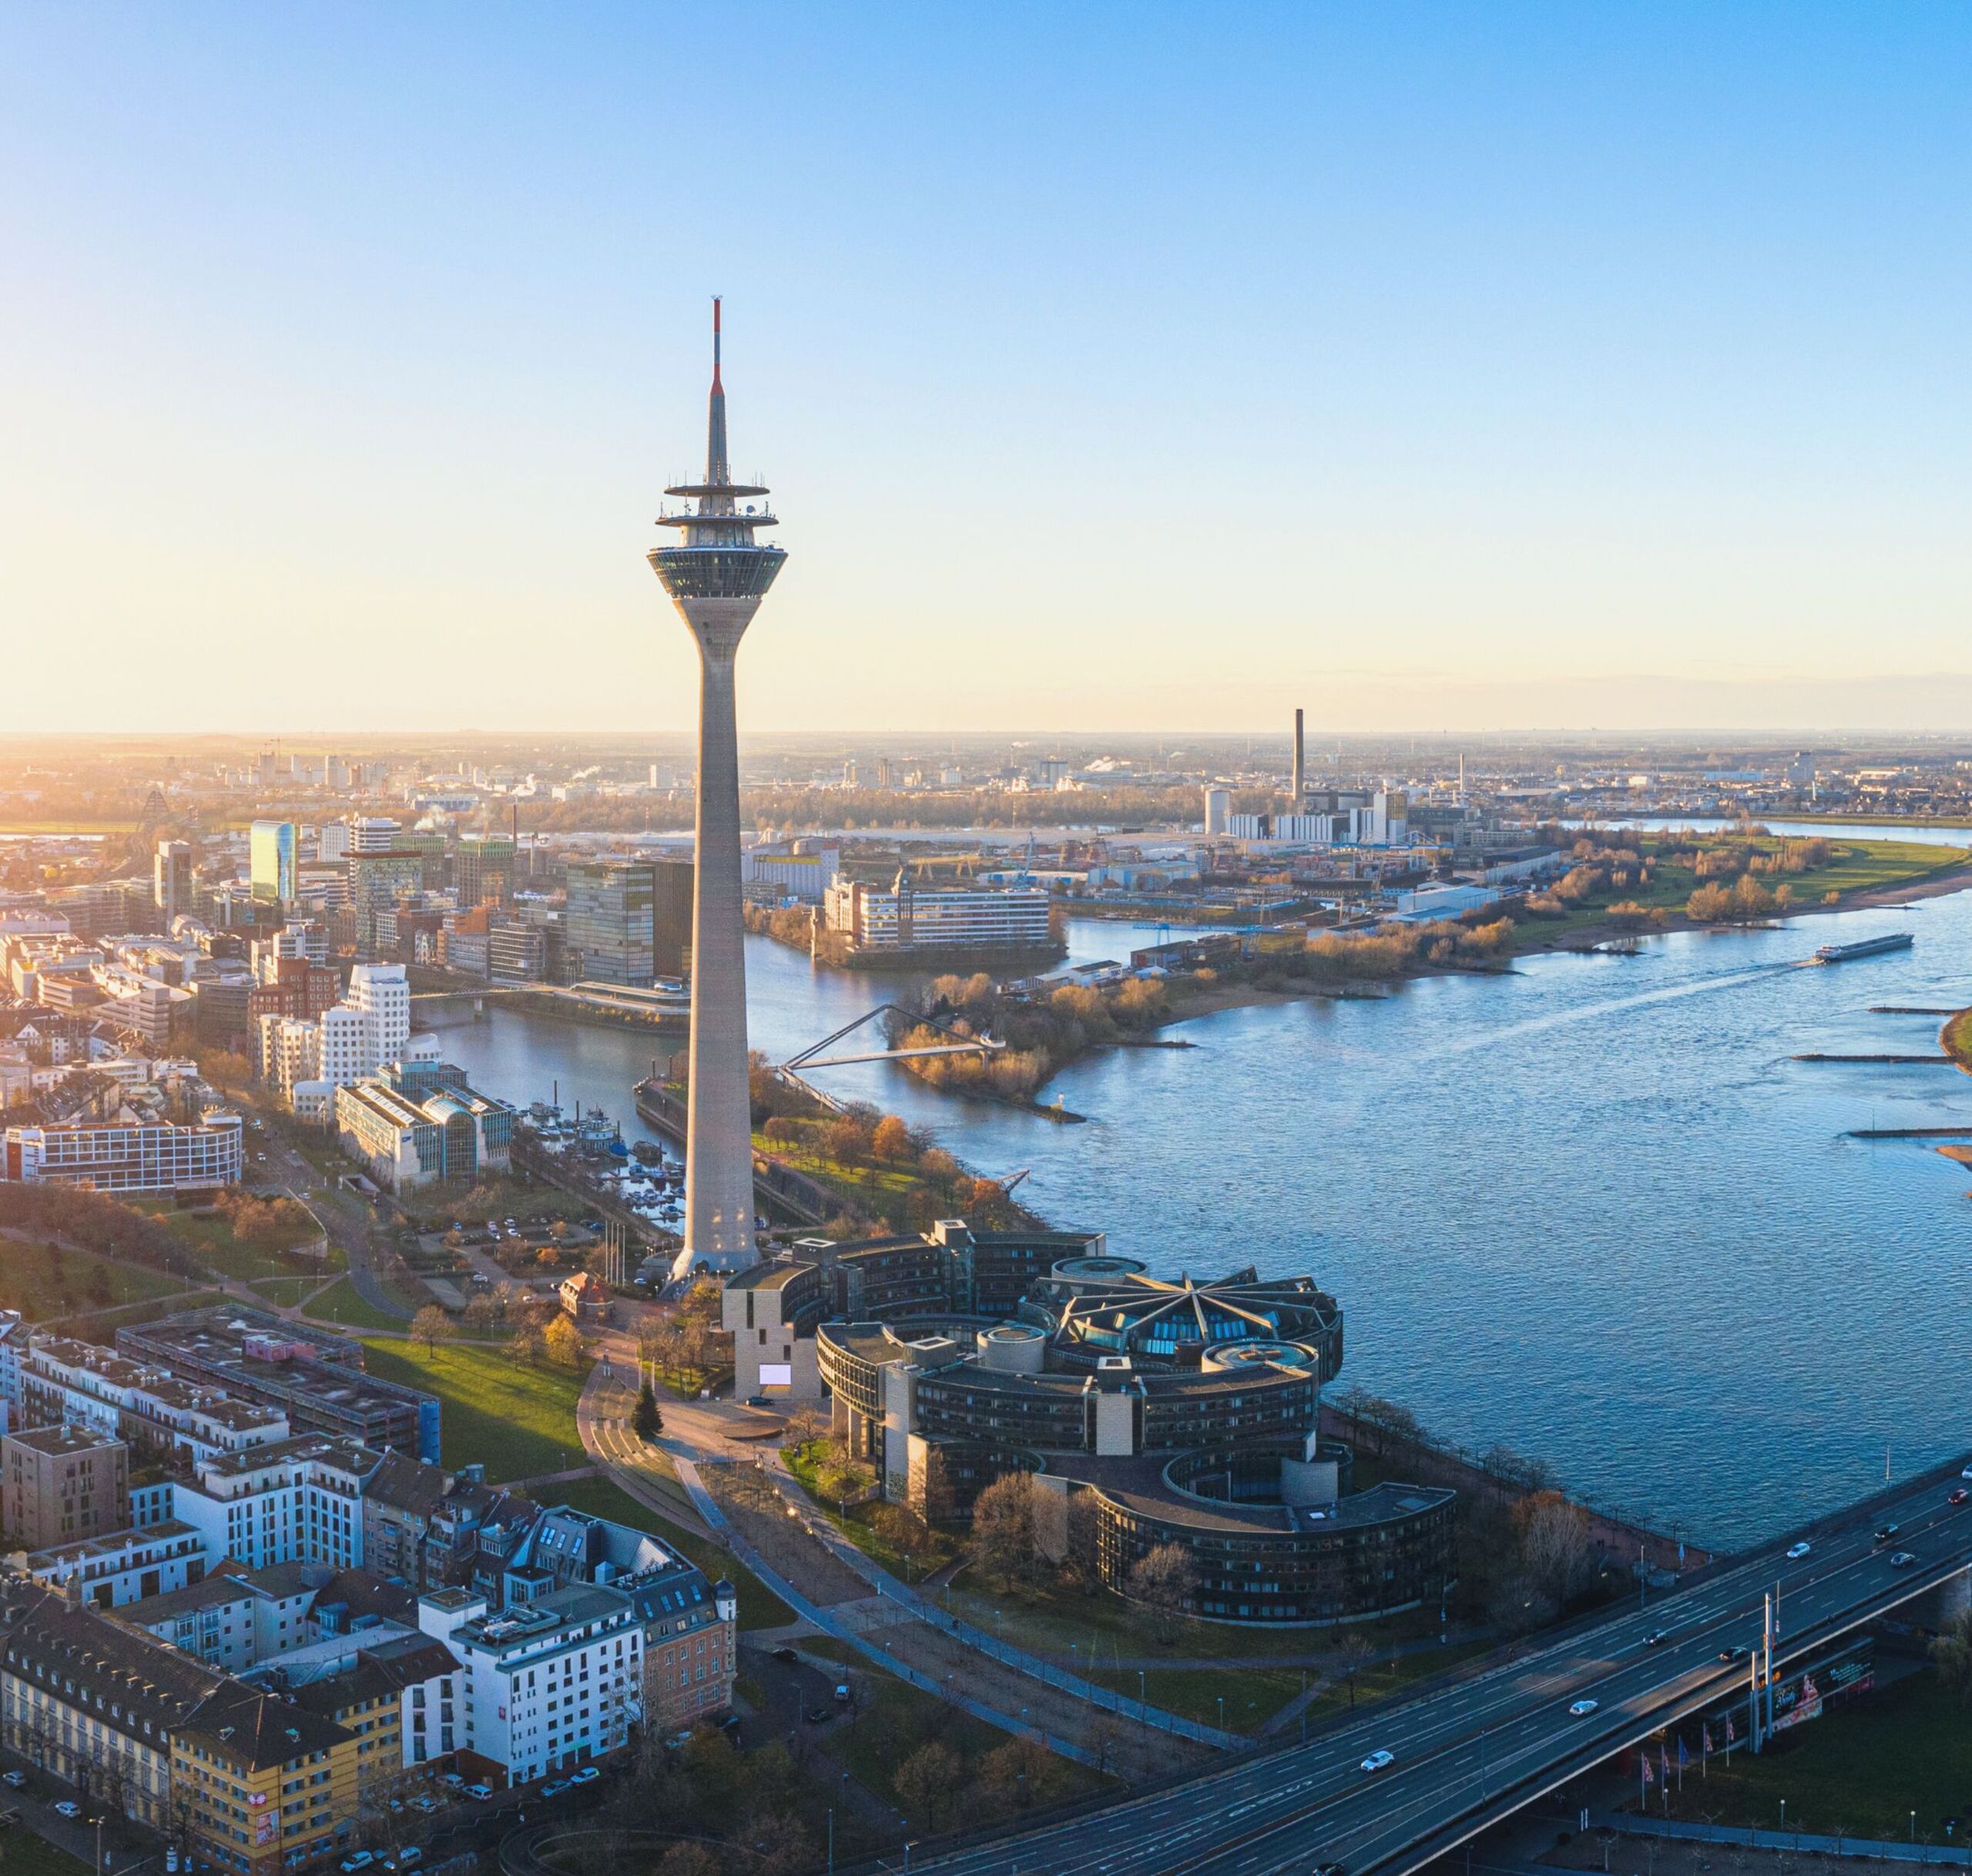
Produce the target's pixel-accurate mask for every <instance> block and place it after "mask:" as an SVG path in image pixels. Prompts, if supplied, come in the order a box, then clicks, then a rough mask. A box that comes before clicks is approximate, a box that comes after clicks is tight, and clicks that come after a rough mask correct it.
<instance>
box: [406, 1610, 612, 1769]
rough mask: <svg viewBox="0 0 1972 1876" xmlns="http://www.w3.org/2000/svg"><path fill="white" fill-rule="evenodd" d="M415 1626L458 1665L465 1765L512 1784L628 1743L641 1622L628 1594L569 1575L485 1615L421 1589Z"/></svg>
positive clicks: (487, 1611)
mask: <svg viewBox="0 0 1972 1876" xmlns="http://www.w3.org/2000/svg"><path fill="white" fill-rule="evenodd" d="M418 1626H420V1627H421V1628H422V1629H423V1630H424V1632H425V1633H426V1634H428V1635H429V1636H432V1637H433V1638H434V1640H438V1641H441V1642H443V1643H444V1644H445V1645H446V1647H448V1648H449V1649H451V1651H452V1653H454V1655H456V1656H457V1657H458V1659H459V1660H460V1662H461V1664H462V1666H463V1667H464V1685H465V1699H464V1715H465V1724H464V1737H462V1738H461V1740H459V1742H458V1744H459V1749H460V1752H461V1761H460V1763H461V1769H463V1770H477V1771H478V1772H479V1773H480V1774H481V1776H482V1777H485V1779H486V1780H487V1781H488V1783H492V1782H494V1781H498V1782H499V1783H500V1784H522V1783H524V1782H525V1781H527V1780H529V1779H532V1778H539V1777H543V1776H545V1774H548V1773H549V1772H552V1771H554V1770H557V1769H558V1768H559V1767H566V1766H573V1765H577V1764H581V1763H582V1762H583V1761H584V1760H589V1759H594V1758H600V1757H602V1755H603V1754H605V1753H609V1752H613V1751H615V1750H616V1749H617V1747H619V1746H622V1745H624V1744H626V1743H627V1742H628V1740H629V1730H630V1727H631V1725H632V1723H633V1722H635V1721H636V1720H640V1719H641V1718H642V1712H643V1698H642V1696H643V1640H644V1638H643V1625H642V1623H641V1622H640V1621H639V1619H638V1616H637V1613H636V1610H635V1609H634V1608H633V1607H632V1606H631V1603H630V1600H629V1597H627V1596H624V1595H622V1594H621V1593H619V1591H617V1590H612V1589H609V1588H607V1587H605V1586H602V1585H599V1584H593V1583H572V1584H570V1585H569V1586H568V1587H567V1588H565V1589H561V1590H552V1591H550V1592H549V1593H548V1594H546V1595H545V1596H540V1597H538V1598H537V1599H535V1600H532V1601H522V1602H515V1601H512V1600H509V1602H508V1605H507V1606H506V1607H505V1609H503V1610H499V1611H498V1613H493V1612H491V1605H490V1603H488V1599H487V1598H486V1597H485V1596H481V1595H478V1594H475V1593H473V1592H471V1591H469V1590H438V1591H436V1592H434V1593H432V1594H431V1595H428V1596H422V1597H421V1598H420V1599H419V1601H418Z"/></svg>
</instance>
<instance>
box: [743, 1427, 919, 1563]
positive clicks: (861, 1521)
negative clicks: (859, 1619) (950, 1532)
mask: <svg viewBox="0 0 1972 1876" xmlns="http://www.w3.org/2000/svg"><path fill="white" fill-rule="evenodd" d="M822 1445H823V1442H821V1441H820V1440H814V1441H811V1442H810V1443H809V1444H808V1445H807V1446H802V1447H795V1446H784V1447H783V1448H782V1449H781V1454H782V1456H783V1458H784V1459H786V1462H787V1469H788V1470H789V1471H790V1472H792V1473H793V1475H794V1476H795V1477H796V1478H797V1479H799V1480H800V1482H801V1485H802V1487H803V1489H804V1490H805V1491H806V1492H807V1494H808V1496H810V1498H811V1499H813V1500H814V1501H815V1503H816V1506H817V1508H818V1509H820V1512H821V1513H822V1515H823V1516H824V1517H826V1518H827V1519H828V1520H829V1522H830V1523H831V1524H833V1526H835V1527H836V1529H837V1530H839V1531H840V1532H841V1533H842V1534H843V1536H845V1537H846V1538H847V1539H849V1541H850V1543H852V1544H854V1546H856V1547H857V1549H859V1550H860V1551H861V1552H862V1553H863V1554H864V1556H867V1557H869V1558H870V1559H872V1560H873V1561H874V1562H875V1563H879V1564H880V1565H881V1566H883V1567H884V1569H887V1570H888V1571H889V1572H890V1574H891V1575H892V1576H897V1577H900V1578H902V1579H903V1580H904V1582H906V1583H915V1582H916V1581H917V1580H918V1579H919V1578H920V1577H921V1576H925V1575H927V1574H928V1573H930V1572H931V1571H932V1570H934V1569H939V1568H940V1567H941V1566H943V1565H944V1564H946V1563H949V1562H950V1561H951V1559H952V1558H953V1556H954V1555H956V1554H957V1549H958V1546H957V1544H956V1543H954V1542H953V1540H952V1539H951V1537H950V1536H947V1534H946V1533H944V1532H942V1531H934V1532H933V1533H931V1536H932V1541H933V1543H934V1545H935V1546H936V1548H935V1549H934V1551H933V1553H932V1554H931V1556H928V1557H908V1556H905V1555H904V1553H903V1552H901V1551H900V1550H899V1549H897V1546H895V1545H894V1544H892V1543H889V1542H888V1541H887V1539H884V1537H882V1536H879V1535H878V1533H877V1531H876V1530H875V1529H874V1528H873V1527H872V1526H871V1525H870V1521H869V1514H870V1513H871V1512H873V1511H874V1510H875V1509H876V1506H874V1505H859V1506H851V1507H850V1509H848V1510H847V1511H838V1510H837V1509H834V1507H833V1505H832V1504H831V1503H830V1501H829V1500H828V1499H827V1498H825V1497H823V1495H822V1492H821V1488H820V1485H819V1484H818V1483H817V1475H818V1473H819V1471H820V1458H819V1456H820V1449H821V1447H822Z"/></svg>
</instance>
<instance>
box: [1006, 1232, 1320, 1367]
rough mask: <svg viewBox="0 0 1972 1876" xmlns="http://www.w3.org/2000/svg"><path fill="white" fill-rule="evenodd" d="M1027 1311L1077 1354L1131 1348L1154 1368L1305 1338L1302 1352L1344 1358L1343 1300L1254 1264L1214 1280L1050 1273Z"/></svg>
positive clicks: (1061, 1347) (1096, 1355)
mask: <svg viewBox="0 0 1972 1876" xmlns="http://www.w3.org/2000/svg"><path fill="white" fill-rule="evenodd" d="M1078 1261H1107V1260H1095V1259H1088V1260H1078ZM1118 1261H1122V1260H1118ZM1022 1314H1023V1315H1028V1316H1029V1317H1030V1318H1040V1319H1041V1320H1044V1321H1045V1322H1046V1323H1047V1325H1048V1327H1049V1328H1050V1329H1051V1331H1052V1338H1053V1342H1054V1345H1055V1349H1056V1350H1057V1352H1058V1353H1059V1354H1060V1355H1062V1356H1064V1357H1065V1358H1067V1359H1068V1360H1069V1361H1070V1362H1077V1361H1087V1362H1093V1361H1095V1360H1098V1359H1101V1358H1103V1357H1105V1356H1111V1355H1126V1356H1128V1357H1129V1358H1131V1359H1132V1361H1135V1362H1138V1363H1139V1364H1140V1365H1142V1366H1144V1367H1146V1368H1192V1367H1196V1366H1197V1365H1199V1362H1201V1361H1202V1358H1204V1356H1205V1355H1206V1352H1208V1351H1216V1350H1219V1349H1222V1348H1227V1347H1229V1346H1230V1345H1233V1344H1236V1343H1243V1342H1246V1343H1264V1344H1267V1345H1271V1346H1273V1347H1276V1348H1278V1347H1279V1346H1280V1345H1283V1344H1287V1343H1305V1344H1307V1345H1309V1348H1308V1349H1307V1350H1303V1351H1301V1352H1300V1358H1305V1357H1306V1355H1307V1354H1308V1353H1309V1352H1310V1351H1313V1352H1316V1353H1317V1354H1318V1355H1319V1358H1320V1364H1321V1366H1322V1368H1323V1371H1324V1372H1325V1373H1326V1374H1327V1375H1333V1374H1334V1372H1335V1371H1336V1368H1339V1367H1340V1365H1341V1360H1342V1308H1341V1305H1340V1304H1338V1303H1337V1302H1336V1300H1335V1298H1333V1297H1332V1296H1330V1295H1329V1294H1328V1293H1327V1292H1326V1291H1323V1290H1320V1289H1317V1288H1316V1287H1315V1285H1314V1282H1313V1279H1312V1278H1307V1277H1283V1278H1269V1279H1266V1280H1264V1281H1263V1280H1262V1279H1261V1278H1259V1276H1257V1275H1256V1274H1255V1273H1254V1272H1253V1271H1252V1270H1250V1269H1248V1270H1243V1271H1235V1272H1233V1275H1230V1276H1229V1277H1225V1278H1220V1279H1219V1280H1218V1281H1216V1282H1206V1283H1200V1282H1198V1281H1195V1280H1194V1279H1193V1278H1190V1277H1180V1278H1178V1279H1177V1280H1176V1281H1169V1280H1167V1279H1165V1278H1160V1277H1151V1276H1146V1275H1144V1274H1143V1272H1142V1271H1141V1270H1139V1271H1130V1272H1128V1273H1125V1274H1124V1275H1118V1276H1117V1277H1115V1278H1108V1279H1107V1280H1104V1281H1088V1280H1087V1279H1083V1278H1071V1279H1069V1280H1068V1281H1062V1280H1061V1278H1059V1277H1058V1276H1052V1277H1048V1278H1043V1279H1042V1281H1041V1282H1040V1283H1038V1284H1037V1285H1035V1288H1034V1289H1033V1291H1031V1293H1030V1295H1029V1296H1028V1301H1027V1303H1026V1305H1025V1306H1024V1308H1023V1310H1022ZM1274 1358H1276V1359H1278V1358H1279V1357H1277V1356H1276V1357H1274Z"/></svg>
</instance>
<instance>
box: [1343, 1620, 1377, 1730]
mask: <svg viewBox="0 0 1972 1876" xmlns="http://www.w3.org/2000/svg"><path fill="white" fill-rule="evenodd" d="M1376 1658H1377V1650H1376V1647H1375V1645H1374V1644H1373V1643H1372V1642H1371V1641H1370V1639H1369V1637H1368V1636H1365V1635H1359V1634H1358V1633H1357V1632H1356V1631H1355V1630H1353V1629H1351V1630H1349V1632H1348V1633H1347V1634H1345V1635H1344V1636H1343V1638H1342V1640H1340V1642H1339V1643H1337V1644H1336V1650H1335V1666H1336V1673H1337V1675H1338V1676H1340V1678H1341V1680H1342V1683H1343V1686H1344V1687H1347V1688H1348V1690H1349V1707H1350V1711H1351V1712H1352V1713H1353V1711H1354V1710H1355V1707H1356V1679H1357V1676H1358V1675H1359V1674H1360V1673H1362V1671H1363V1669H1364V1668H1366V1667H1368V1666H1369V1665H1370V1663H1371V1662H1372V1661H1373V1660H1375V1659H1376Z"/></svg>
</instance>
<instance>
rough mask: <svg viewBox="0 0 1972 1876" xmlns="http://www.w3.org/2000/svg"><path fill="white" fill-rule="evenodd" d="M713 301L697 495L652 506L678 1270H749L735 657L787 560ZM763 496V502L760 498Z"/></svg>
mask: <svg viewBox="0 0 1972 1876" xmlns="http://www.w3.org/2000/svg"><path fill="white" fill-rule="evenodd" d="M706 432H707V434H706V475H705V480H704V481H703V482H686V483H681V484H679V485H678V486H677V487H674V488H669V489H667V490H666V491H665V493H666V494H668V495H677V496H682V497H685V498H686V499H687V500H689V501H691V502H692V503H693V504H694V505H693V507H691V508H687V509H685V510H683V511H681V512H679V514H668V513H667V514H662V515H660V516H659V525H660V526H662V527H666V528H677V529H678V530H679V543H678V544H677V545H676V546H675V547H662V548H652V550H651V552H650V554H649V560H650V564H651V568H652V571H653V572H655V573H656V575H657V577H658V578H659V580H661V581H663V583H664V590H665V591H666V592H667V593H669V595H671V600H672V604H673V605H676V607H677V608H678V610H679V612H680V613H681V614H682V615H683V617H684V621H685V623H686V625H689V627H690V628H691V631H692V636H693V638H694V639H695V640H696V641H697V643H698V647H699V802H698V847H697V856H698V879H697V886H696V892H695V893H694V896H693V906H692V1040H691V1046H690V1051H689V1060H690V1063H691V1111H690V1114H689V1118H688V1119H687V1121H686V1138H685V1244H684V1248H683V1249H682V1250H681V1251H679V1254H678V1262H677V1266H676V1269H677V1274H678V1275H680V1276H682V1275H686V1273H687V1272H688V1271H691V1270H693V1269H694V1268H699V1269H706V1270H713V1271H738V1270H745V1269H746V1268H748V1267H749V1266H750V1265H753V1264H755V1263H756V1262H757V1261H759V1258H760V1253H759V1251H758V1250H757V1249H756V1247H755V1244H754V1236H753V1126H752V1121H751V1117H750V1113H749V1107H748V1097H747V1091H746V950H745V937H746V931H745V926H744V924H743V921H742V918H741V913H740V906H741V889H740V746H739V732H738V729H737V726H736V722H735V712H734V694H733V665H734V664H735V662H736V660H737V658H738V656H739V652H740V639H741V638H743V636H744V635H745V634H746V628H747V627H748V626H749V625H751V624H752V623H753V615H754V614H755V613H756V611H759V609H760V601H762V600H763V598H766V591H767V588H769V587H770V586H771V585H773V581H774V576H775V575H776V574H778V573H779V572H780V568H781V563H782V562H783V561H785V560H786V558H787V555H786V553H785V551H783V550H782V549H781V548H777V547H772V546H769V545H767V544H765V543H763V542H760V541H755V539H754V538H753V534H754V531H755V530H756V528H771V527H772V526H773V524H774V518H773V514H771V513H770V511H769V510H768V508H767V506H766V501H765V499H764V498H765V497H766V492H767V491H766V489H764V488H763V487H752V486H746V485H743V484H739V483H736V482H735V481H733V474H732V467H731V464H730V461H729V457H728V456H727V454H726V391H725V388H724V387H723V385H722V384H720V382H719V302H718V301H717V300H714V301H713V313H712V397H711V403H710V407H709V412H708V416H707V422H706ZM756 503H757V504H758V505H757V507H756Z"/></svg>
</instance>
